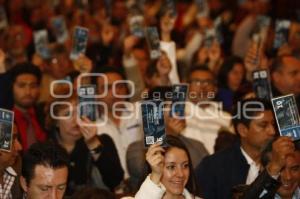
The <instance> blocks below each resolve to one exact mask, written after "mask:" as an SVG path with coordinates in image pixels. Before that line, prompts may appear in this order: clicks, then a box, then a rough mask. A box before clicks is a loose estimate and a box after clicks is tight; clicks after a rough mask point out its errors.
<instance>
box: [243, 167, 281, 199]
mask: <svg viewBox="0 0 300 199" xmlns="http://www.w3.org/2000/svg"><path fill="white" fill-rule="evenodd" d="M279 186H280V182H279V181H277V180H275V179H274V178H272V177H271V176H270V175H269V174H268V172H267V171H266V170H264V171H263V172H262V173H261V174H259V176H258V177H257V178H256V179H255V181H254V182H253V183H252V184H251V185H250V187H249V189H247V191H246V192H245V193H244V196H243V197H242V199H253V198H259V199H274V197H275V194H276V191H277V189H278V188H279Z"/></svg>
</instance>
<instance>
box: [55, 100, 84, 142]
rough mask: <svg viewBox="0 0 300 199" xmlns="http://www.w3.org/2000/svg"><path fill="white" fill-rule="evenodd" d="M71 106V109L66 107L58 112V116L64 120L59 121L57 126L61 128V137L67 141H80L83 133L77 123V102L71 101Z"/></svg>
mask: <svg viewBox="0 0 300 199" xmlns="http://www.w3.org/2000/svg"><path fill="white" fill-rule="evenodd" d="M71 104H72V106H71V107H64V108H61V109H60V110H59V111H58V116H60V117H61V118H62V119H58V120H57V126H58V128H59V132H60V135H61V136H62V137H64V138H65V139H72V140H74V139H75V140H78V139H80V138H81V133H80V128H79V125H78V121H77V119H78V118H77V117H78V115H77V114H78V112H77V106H76V105H77V104H76V102H75V101H71ZM64 117H65V118H64ZM63 118H64V119H63Z"/></svg>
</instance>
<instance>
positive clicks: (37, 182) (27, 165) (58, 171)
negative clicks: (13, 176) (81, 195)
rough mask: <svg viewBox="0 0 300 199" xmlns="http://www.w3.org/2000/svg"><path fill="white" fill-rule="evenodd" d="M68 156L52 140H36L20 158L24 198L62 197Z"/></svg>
mask: <svg viewBox="0 0 300 199" xmlns="http://www.w3.org/2000/svg"><path fill="white" fill-rule="evenodd" d="M68 164H69V162H68V156H67V154H66V151H65V150H64V149H63V148H62V147H60V146H59V145H57V144H55V143H53V142H45V143H41V142H37V143H35V144H33V145H31V146H30V148H29V149H28V150H27V151H26V152H25V154H24V155H23V159H22V176H21V178H20V182H21V187H22V189H23V191H24V195H23V198H26V199H48V198H55V199H62V198H63V196H64V193H65V190H66V188H67V179H68Z"/></svg>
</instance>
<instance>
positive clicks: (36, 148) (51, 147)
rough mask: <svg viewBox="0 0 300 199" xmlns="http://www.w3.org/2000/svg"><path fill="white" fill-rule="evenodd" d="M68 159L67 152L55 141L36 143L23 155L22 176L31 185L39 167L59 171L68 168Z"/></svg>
mask: <svg viewBox="0 0 300 199" xmlns="http://www.w3.org/2000/svg"><path fill="white" fill-rule="evenodd" d="M68 159H69V158H68V154H67V152H66V150H65V149H64V148H62V147H61V146H60V145H59V144H57V143H55V142H53V141H47V142H37V143H34V144H32V145H31V146H30V148H29V149H28V151H26V153H25V154H24V155H23V159H22V176H23V177H24V178H25V180H26V182H27V184H29V183H30V181H31V180H32V179H33V178H34V170H35V168H36V166H37V165H43V166H45V167H50V168H53V169H58V168H63V167H68V166H69V161H68Z"/></svg>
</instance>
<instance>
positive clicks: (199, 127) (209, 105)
mask: <svg viewBox="0 0 300 199" xmlns="http://www.w3.org/2000/svg"><path fill="white" fill-rule="evenodd" d="M216 83H217V82H216V78H215V76H214V74H213V73H212V72H211V71H210V70H209V68H208V67H206V66H205V65H203V66H196V67H194V68H192V69H191V72H190V76H189V85H190V87H189V96H188V97H189V102H187V106H186V110H185V114H186V115H185V116H186V125H187V126H186V128H185V129H184V130H183V132H182V135H184V136H186V137H189V138H192V139H195V140H198V141H200V142H202V143H203V144H204V145H205V147H206V149H207V150H208V152H209V153H210V154H212V153H214V145H215V140H216V138H217V135H218V131H219V130H220V128H221V127H223V128H228V129H229V128H231V127H230V121H231V115H230V114H228V113H225V112H223V111H222V107H221V105H220V104H219V103H217V102H214V101H213V100H214V98H215V95H216V92H217V86H216Z"/></svg>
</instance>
